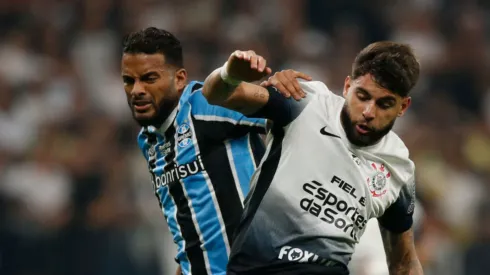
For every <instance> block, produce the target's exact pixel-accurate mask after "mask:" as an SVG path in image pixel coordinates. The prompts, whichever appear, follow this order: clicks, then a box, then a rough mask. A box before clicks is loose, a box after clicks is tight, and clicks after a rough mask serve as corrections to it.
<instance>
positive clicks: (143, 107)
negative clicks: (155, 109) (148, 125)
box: [133, 100, 151, 113]
mask: <svg viewBox="0 0 490 275" xmlns="http://www.w3.org/2000/svg"><path fill="white" fill-rule="evenodd" d="M133 108H134V110H135V111H136V112H139V113H140V112H145V111H148V109H150V108H151V101H148V100H134V101H133Z"/></svg>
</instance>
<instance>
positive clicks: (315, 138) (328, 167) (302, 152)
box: [283, 120, 399, 217]
mask: <svg viewBox="0 0 490 275" xmlns="http://www.w3.org/2000/svg"><path fill="white" fill-rule="evenodd" d="M309 123H310V124H309V127H302V126H300V125H292V126H293V128H291V129H288V132H290V133H292V134H290V135H289V137H288V135H286V138H285V142H284V144H285V146H286V148H284V150H283V152H285V153H286V155H289V156H290V157H288V160H289V161H293V162H296V164H295V166H296V167H301V169H302V170H304V171H307V172H306V173H305V179H303V180H308V179H309V178H313V179H315V180H316V181H317V182H319V183H321V184H322V188H327V190H328V191H329V192H332V193H334V194H337V195H339V196H342V197H346V198H348V199H350V200H351V201H352V202H356V203H357V204H358V205H359V207H361V208H365V210H366V211H367V212H368V213H369V216H371V217H372V216H378V215H379V214H381V213H382V212H384V210H385V209H386V208H387V206H389V205H390V204H391V203H392V202H393V201H394V200H395V199H396V192H397V190H399V184H398V182H397V180H396V177H394V172H395V171H392V170H391V169H390V167H389V165H387V164H386V162H385V161H384V160H383V159H381V158H369V157H366V156H365V154H364V153H363V152H362V151H359V150H355V149H352V148H351V147H350V146H348V145H347V144H346V142H345V140H344V136H343V134H342V133H341V132H340V131H341V130H342V129H339V128H338V127H337V125H336V124H333V123H328V122H327V123H325V122H323V123H321V122H320V123H315V124H316V127H315V126H313V125H315V124H312V120H309ZM294 127H296V128H294ZM288 138H289V140H288ZM294 141H297V142H294Z"/></svg>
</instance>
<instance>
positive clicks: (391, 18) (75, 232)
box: [0, 0, 490, 275]
mask: <svg viewBox="0 0 490 275" xmlns="http://www.w3.org/2000/svg"><path fill="white" fill-rule="evenodd" d="M147 26H155V27H160V28H164V29H167V30H169V31H171V32H172V33H174V34H175V35H176V36H177V37H179V39H180V40H181V41H182V43H183V48H184V62H185V66H186V68H187V70H188V72H189V76H190V78H191V79H197V80H203V79H204V78H205V77H206V76H207V74H209V73H210V72H211V71H212V70H213V69H214V68H216V67H218V66H220V65H221V64H222V63H223V62H224V61H225V60H226V58H227V57H228V55H229V54H230V53H231V52H232V51H233V50H235V49H242V50H247V49H253V50H255V51H256V52H258V53H260V54H262V55H263V56H265V57H266V58H267V59H268V61H269V64H270V65H271V66H272V68H273V70H281V69H286V68H293V69H296V70H300V71H303V72H305V73H307V74H310V75H311V76H313V78H314V79H316V80H321V81H324V82H325V83H326V84H327V86H328V87H329V88H330V89H331V90H332V91H334V92H336V93H339V94H340V93H341V91H342V85H343V81H344V79H345V77H346V76H347V75H348V74H349V72H350V66H351V63H352V61H353V59H354V57H355V55H356V53H357V52H358V51H359V50H360V49H362V48H363V47H364V46H366V45H367V44H368V43H370V42H373V41H377V40H395V41H398V42H407V43H410V44H411V45H412V46H413V47H414V49H415V51H416V54H417V55H418V57H419V58H420V62H421V66H422V75H421V79H420V81H419V84H418V85H417V87H416V89H415V90H414V91H413V94H412V97H413V104H412V107H411V109H410V110H409V112H408V113H407V115H406V116H405V117H403V118H401V119H399V121H398V124H397V126H396V127H395V131H396V132H397V133H398V134H399V135H400V136H401V137H402V138H403V140H404V141H405V143H406V145H407V146H408V148H409V149H410V152H411V158H412V159H413V160H414V161H415V163H416V168H417V190H418V194H417V195H418V201H419V205H418V209H420V210H419V211H422V212H423V214H421V215H420V217H418V221H417V226H416V236H415V238H416V245H417V250H418V255H419V257H420V260H421V262H422V264H423V266H424V269H425V272H426V274H429V275H439V274H455V275H477V274H488V270H490V260H489V259H490V196H489V194H490V192H489V190H490V1H488V0H487V1H478V0H413V1H401V0H398V1H397V0H371V1H361V0H358V1H353V0H328V1H326V0H301V1H300V0H267V1H259V0H237V1H228V0H193V1H183V0H165V1H162V0H139V1H134V0H42V1H41V0H0V171H1V172H0V274H2V275H14V274H15V275H58V274H60V275H61V274H75V275H77V274H94V275H97V274H106V275H111V274H118V275H126V274H128V275H129V274H143V275H153V274H155V275H156V274H173V273H174V270H175V263H174V262H173V257H174V254H175V247H174V246H173V243H172V241H171V238H170V234H169V232H168V230H167V226H166V224H165V221H164V219H163V215H162V213H161V211H160V209H159V208H158V203H157V199H156V198H155V197H154V195H153V193H152V186H151V184H150V180H149V175H148V174H147V168H146V163H145V161H144V158H143V157H142V155H141V153H140V152H139V150H138V149H137V145H136V140H135V137H136V135H137V132H138V127H137V125H136V124H135V123H134V122H133V121H132V118H131V115H130V112H129V109H128V106H127V102H126V98H125V95H124V91H123V86H122V80H121V77H120V56H121V40H122V37H123V36H124V34H125V33H127V32H130V31H134V30H138V29H141V28H145V27H147ZM369 236H370V235H366V237H365V239H366V240H365V242H367V243H368V245H367V247H368V249H367V253H364V254H362V255H360V256H359V257H358V258H357V259H356V261H355V263H353V265H352V271H353V274H354V275H382V274H385V272H384V271H372V270H371V269H369V268H366V267H367V266H368V265H369V264H370V263H372V262H373V261H374V260H373V259H372V257H378V259H379V257H381V259H384V255H382V253H383V251H382V250H381V251H380V250H376V249H371V250H370V249H369V248H370V247H371V246H372V247H374V246H376V245H377V246H379V245H380V244H379V243H380V239H376V238H371V237H369ZM359 253H361V252H359Z"/></svg>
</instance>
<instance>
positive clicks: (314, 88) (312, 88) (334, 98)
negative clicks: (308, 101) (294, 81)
mask: <svg viewBox="0 0 490 275" xmlns="http://www.w3.org/2000/svg"><path fill="white" fill-rule="evenodd" d="M299 85H300V87H301V88H302V89H303V90H304V91H305V92H306V93H307V94H311V95H313V96H314V97H317V98H322V99H324V100H328V101H329V102H331V103H335V102H341V101H343V100H344V99H343V98H342V97H341V96H338V95H336V94H335V93H333V92H332V91H331V90H330V89H329V88H328V86H327V85H326V84H325V83H324V82H322V81H299Z"/></svg>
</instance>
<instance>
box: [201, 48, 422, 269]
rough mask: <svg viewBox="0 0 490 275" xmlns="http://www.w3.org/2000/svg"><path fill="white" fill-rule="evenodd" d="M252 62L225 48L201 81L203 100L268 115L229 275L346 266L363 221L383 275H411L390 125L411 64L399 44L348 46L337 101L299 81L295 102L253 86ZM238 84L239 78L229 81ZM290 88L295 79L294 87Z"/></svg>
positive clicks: (403, 97) (404, 162) (396, 142)
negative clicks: (352, 51)
mask: <svg viewBox="0 0 490 275" xmlns="http://www.w3.org/2000/svg"><path fill="white" fill-rule="evenodd" d="M263 70H266V61H265V60H264V58H262V57H260V56H258V55H256V54H255V53H254V52H252V51H247V52H243V51H236V52H235V53H233V54H232V55H231V56H230V57H229V59H228V61H227V62H226V63H225V65H223V67H221V68H219V69H217V70H216V71H214V72H213V73H212V74H211V75H210V76H209V77H208V78H207V79H206V81H205V84H204V88H203V94H204V95H205V96H206V98H207V99H208V101H209V102H210V103H212V104H216V105H219V106H223V107H227V108H230V109H234V110H240V111H243V112H244V113H245V114H247V115H249V116H250V117H263V118H268V119H271V120H272V121H273V125H272V128H271V131H270V133H269V136H268V139H267V150H266V153H265V156H264V159H263V160H262V161H261V163H260V165H259V167H258V168H257V170H256V172H255V174H254V176H253V177H252V183H251V186H253V188H252V190H251V191H250V193H249V196H248V197H247V199H246V205H245V209H244V214H243V218H242V220H241V223H240V225H239V227H238V228H237V233H236V237H235V239H234V243H233V247H232V251H231V254H230V260H229V263H228V272H229V273H228V274H229V275H244V274H281V275H286V274H310V275H312V274H329V275H346V274H349V270H348V268H347V266H348V263H349V261H350V259H351V256H352V254H353V252H354V250H355V247H356V244H357V243H358V242H359V239H360V238H361V236H362V234H363V233H364V231H365V229H366V224H367V221H368V220H370V219H372V218H376V219H378V222H379V224H380V231H381V236H382V239H383V243H384V246H385V251H386V256H387V260H388V266H389V271H390V274H391V275H401V274H414V275H421V274H423V271H422V267H421V265H420V262H419V260H418V258H417V254H416V252H415V247H414V242H413V230H412V224H413V219H412V215H413V211H414V202H415V181H414V178H415V166H414V163H413V162H412V161H411V160H410V159H409V156H408V149H407V148H406V147H405V144H404V143H403V141H402V140H401V139H400V138H399V137H398V136H397V135H396V134H395V133H394V132H392V131H391V129H392V127H393V125H394V123H395V120H396V119H397V117H399V116H402V115H403V114H404V113H405V111H406V110H407V109H408V107H409V105H410V102H411V99H410V97H409V96H408V94H409V92H410V90H411V89H412V88H413V87H414V85H415V83H416V82H417V79H418V76H419V64H418V62H417V60H416V58H415V56H414V54H413V52H412V50H411V48H410V47H409V46H408V45H404V44H398V43H393V42H377V43H373V44H371V45H369V46H367V47H366V48H365V49H363V50H362V51H361V52H359V54H358V56H357V57H356V59H355V61H354V62H353V65H352V72H351V75H350V76H347V77H346V79H345V82H344V90H343V97H341V96H338V95H336V94H334V93H332V92H331V91H330V90H329V89H328V88H327V86H326V85H325V84H324V83H322V82H319V81H310V82H300V83H299V86H300V87H301V88H302V89H303V90H304V91H306V92H307V95H306V97H304V98H303V99H302V100H300V101H294V100H291V99H286V98H284V97H283V96H280V95H279V93H278V92H277V91H276V88H277V87H279V85H277V84H276V83H277V81H278V80H279V79H280V78H281V77H282V78H286V79H289V80H290V82H291V81H292V82H293V83H295V82H296V81H295V80H294V78H295V76H294V74H292V73H289V74H288V71H285V72H282V73H276V75H275V76H273V77H272V78H271V79H270V80H269V81H268V82H270V84H272V85H274V86H267V83H265V84H264V85H265V86H266V88H265V87H261V86H258V85H254V84H251V83H247V82H251V81H256V80H259V78H255V76H256V74H257V72H261V71H263ZM240 81H243V82H242V83H240ZM296 85H298V83H296Z"/></svg>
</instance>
